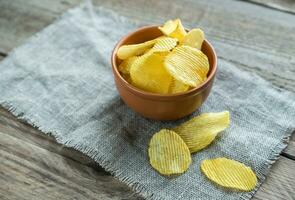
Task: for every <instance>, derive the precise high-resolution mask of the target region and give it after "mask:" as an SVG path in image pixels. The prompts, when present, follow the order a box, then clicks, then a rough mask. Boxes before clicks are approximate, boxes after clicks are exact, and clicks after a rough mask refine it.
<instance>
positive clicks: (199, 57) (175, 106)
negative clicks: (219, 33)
mask: <svg viewBox="0 0 295 200" xmlns="http://www.w3.org/2000/svg"><path fill="white" fill-rule="evenodd" d="M111 61H112V69H113V74H114V79H115V84H116V87H117V89H118V91H119V94H120V96H121V98H122V100H123V101H124V102H125V103H126V104H127V105H128V106H129V107H130V108H131V109H133V110H134V111H135V112H137V113H139V114H140V115H142V116H144V117H147V118H150V119H156V120H175V119H180V118H182V117H184V116H187V115H189V114H191V113H192V112H194V111H195V110H196V109H198V108H199V107H200V106H201V105H202V103H203V102H204V101H205V100H206V99H207V97H208V95H209V93H210V91H211V88H212V85H213V82H214V77H215V74H216V70H217V57H216V53H215V51H214V48H213V47H212V45H211V44H210V43H209V42H208V41H207V40H206V39H205V35H204V33H203V31H202V30H201V29H192V30H190V31H188V30H186V29H184V28H183V26H182V24H181V21H180V20H179V19H175V20H169V21H167V22H166V23H165V24H164V25H163V26H145V27H142V28H139V29H137V30H135V31H133V32H131V33H129V34H127V35H126V36H124V37H123V38H122V39H121V40H120V41H119V42H118V43H117V45H116V46H115V48H114V50H113V53H112V58H111Z"/></svg>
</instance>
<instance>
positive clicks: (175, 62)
mask: <svg viewBox="0 0 295 200" xmlns="http://www.w3.org/2000/svg"><path fill="white" fill-rule="evenodd" d="M164 65H165V67H166V69H167V71H168V72H169V73H170V74H171V75H172V76H173V77H174V78H175V79H177V80H178V81H181V82H182V83H184V84H186V85H189V86H192V87H197V86H198V85H200V84H201V83H202V82H204V81H205V80H206V78H207V73H208V71H209V62H208V58H207V56H206V55H205V54H204V53H203V52H202V51H200V50H198V49H195V48H192V47H190V46H184V45H183V46H179V47H175V48H174V49H173V50H172V52H170V53H169V54H168V55H167V56H166V58H165V62H164Z"/></svg>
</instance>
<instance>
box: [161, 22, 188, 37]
mask: <svg viewBox="0 0 295 200" xmlns="http://www.w3.org/2000/svg"><path fill="white" fill-rule="evenodd" d="M159 29H160V30H161V31H162V33H163V34H164V35H167V36H170V37H173V38H177V39H178V40H179V41H180V42H181V41H182V39H183V38H184V36H185V35H186V31H185V29H184V27H183V26H182V23H181V21H180V19H175V20H169V21H167V22H166V23H165V24H164V26H162V27H159Z"/></svg>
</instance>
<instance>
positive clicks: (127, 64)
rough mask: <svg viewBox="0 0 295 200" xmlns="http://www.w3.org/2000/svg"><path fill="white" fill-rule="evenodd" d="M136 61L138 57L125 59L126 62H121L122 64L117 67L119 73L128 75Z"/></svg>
mask: <svg viewBox="0 0 295 200" xmlns="http://www.w3.org/2000/svg"><path fill="white" fill-rule="evenodd" d="M136 59H138V56H132V57H130V58H127V59H126V60H123V62H122V63H121V64H120V65H119V71H120V72H121V73H122V74H129V73H130V68H131V65H132V64H133V63H134V61H135V60H136Z"/></svg>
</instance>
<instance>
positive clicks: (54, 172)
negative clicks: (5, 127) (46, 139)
mask: <svg viewBox="0 0 295 200" xmlns="http://www.w3.org/2000/svg"><path fill="white" fill-rule="evenodd" d="M0 160H1V165H0V194H1V195H2V196H3V197H8V198H9V199H38V198H41V197H42V199H57V198H59V199H139V197H136V196H135V195H133V194H132V192H131V191H130V189H129V188H128V187H127V186H126V185H124V184H122V183H120V182H119V181H117V180H116V179H115V178H113V177H112V176H110V175H108V174H105V173H104V172H102V171H97V170H95V169H93V168H91V167H88V166H85V165H83V164H80V163H78V162H76V161H74V160H71V159H68V158H66V157H64V156H61V155H59V154H56V153H53V152H50V151H48V150H46V149H44V148H41V147H38V146H36V145H33V144H31V143H28V142H26V141H24V140H22V139H18V138H15V137H13V136H11V135H10V134H6V133H3V132H0ZM1 199H2V198H1Z"/></svg>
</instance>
